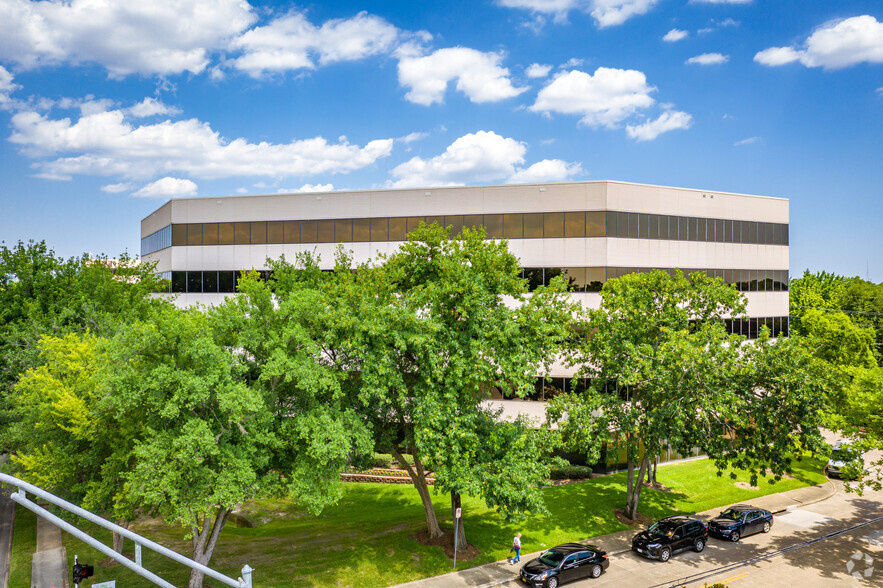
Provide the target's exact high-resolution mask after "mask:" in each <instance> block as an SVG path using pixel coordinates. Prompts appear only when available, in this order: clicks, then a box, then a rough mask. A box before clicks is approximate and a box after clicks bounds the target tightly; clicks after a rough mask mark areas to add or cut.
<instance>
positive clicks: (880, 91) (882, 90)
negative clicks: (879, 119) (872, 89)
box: [877, 86, 883, 94]
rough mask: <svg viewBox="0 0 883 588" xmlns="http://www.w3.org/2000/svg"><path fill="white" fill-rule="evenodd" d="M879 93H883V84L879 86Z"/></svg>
mask: <svg viewBox="0 0 883 588" xmlns="http://www.w3.org/2000/svg"><path fill="white" fill-rule="evenodd" d="M877 93H878V94H883V86H880V87H879V88H877Z"/></svg>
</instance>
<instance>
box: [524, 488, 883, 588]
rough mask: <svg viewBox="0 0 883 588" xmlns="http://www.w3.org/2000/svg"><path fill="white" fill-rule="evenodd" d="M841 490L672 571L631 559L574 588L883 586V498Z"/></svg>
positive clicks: (688, 558) (687, 557) (617, 559)
mask: <svg viewBox="0 0 883 588" xmlns="http://www.w3.org/2000/svg"><path fill="white" fill-rule="evenodd" d="M835 484H836V486H837V490H838V491H837V493H836V494H835V495H834V496H832V497H831V498H830V499H829V500H826V501H824V502H820V503H818V504H813V505H808V506H800V505H797V506H796V507H794V508H792V509H791V510H790V511H788V512H787V513H783V514H781V515H777V516H776V517H775V518H774V520H775V524H774V525H773V529H772V530H771V531H770V532H769V533H767V534H757V535H752V536H750V537H745V538H743V539H741V540H740V541H739V542H738V543H731V542H727V541H721V540H718V539H715V538H711V539H710V540H709V544H708V547H707V548H706V549H705V551H703V552H702V553H696V552H693V551H687V552H683V553H680V554H677V555H675V556H673V557H672V559H671V560H669V561H668V562H667V563H661V562H658V561H653V560H647V559H644V558H642V557H640V556H638V555H637V554H634V553H631V552H629V553H623V554H620V555H617V556H614V557H611V558H610V568H609V569H608V570H607V571H606V572H605V573H604V574H603V575H602V576H601V577H600V578H598V579H596V580H583V581H580V582H575V583H573V584H568V586H575V587H577V586H578V587H584V588H587V587H589V586H592V587H602V586H620V587H632V586H634V587H648V588H649V587H658V588H662V587H668V586H681V585H684V584H686V585H687V586H688V587H691V588H692V587H696V588H699V587H701V586H703V585H705V584H706V583H707V584H712V583H714V582H723V583H725V584H726V585H727V586H729V587H731V588H759V587H767V586H789V585H790V586H800V587H801V588H815V587H817V586H824V587H828V586H850V587H853V588H855V587H862V586H883V520H878V521H876V522H874V523H872V524H865V523H867V522H868V521H870V520H873V519H876V518H878V517H881V516H883V492H877V493H867V492H866V493H865V496H863V497H860V496H856V495H855V494H846V493H845V492H844V491H843V489H842V485H841V484H840V483H839V482H835ZM862 524H864V525H863V526H860V527H858V528H854V529H852V530H850V531H848V532H845V533H839V532H841V531H843V530H844V529H849V528H851V527H856V526H857V525H862ZM838 533H839V534H838ZM742 562H746V563H745V564H744V565H740V564H741V563H742ZM517 585H519V583H517V582H512V583H511V584H510V586H517ZM522 586H524V585H523V584H522Z"/></svg>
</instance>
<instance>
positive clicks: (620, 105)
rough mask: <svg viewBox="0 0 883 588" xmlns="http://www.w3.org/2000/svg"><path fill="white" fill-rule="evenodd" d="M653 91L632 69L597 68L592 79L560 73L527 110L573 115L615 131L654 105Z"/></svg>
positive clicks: (541, 91)
mask: <svg viewBox="0 0 883 588" xmlns="http://www.w3.org/2000/svg"><path fill="white" fill-rule="evenodd" d="M655 90H656V88H654V87H653V86H651V85H649V84H647V78H646V76H645V75H644V74H643V73H642V72H640V71H637V70H633V69H613V68H607V67H599V68H598V69H596V70H595V73H594V75H592V74H588V73H585V72H582V71H579V70H573V71H569V72H562V73H560V74H558V75H556V76H555V77H554V79H553V80H552V82H550V83H549V84H548V85H547V86H546V87H545V88H543V89H542V90H540V92H539V94H538V95H537V99H536V102H534V104H533V106H531V107H530V110H532V111H534V112H540V113H543V114H551V113H560V114H575V115H579V116H581V117H582V118H581V119H580V122H581V123H582V124H585V125H588V126H591V127H598V126H606V127H609V128H612V127H615V126H616V125H617V124H618V123H619V122H621V121H623V120H625V119H626V118H628V117H629V116H631V115H633V114H634V113H635V112H637V111H638V110H640V109H644V108H648V107H650V106H652V105H653V103H654V100H653V98H652V97H651V96H650V94H651V93H652V92H654V91H655Z"/></svg>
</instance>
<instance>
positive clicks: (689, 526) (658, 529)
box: [632, 516, 708, 561]
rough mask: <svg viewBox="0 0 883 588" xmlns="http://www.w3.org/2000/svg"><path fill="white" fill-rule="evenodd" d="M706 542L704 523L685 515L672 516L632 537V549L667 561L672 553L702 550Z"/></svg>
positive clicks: (646, 555)
mask: <svg viewBox="0 0 883 588" xmlns="http://www.w3.org/2000/svg"><path fill="white" fill-rule="evenodd" d="M707 544H708V529H707V528H706V526H705V523H703V522H702V521H700V520H698V519H694V518H692V517H687V516H674V517H668V518H665V519H661V520H659V521H656V522H655V523H653V524H652V525H650V528H649V529H647V530H646V531H641V532H640V533H638V534H637V535H635V537H634V538H633V539H632V551H637V552H638V553H639V554H641V555H643V556H644V557H651V558H654V559H658V560H659V561H668V558H670V557H671V556H672V554H675V553H678V552H679V551H685V550H687V549H693V550H694V551H702V550H703V549H705V546H706V545H707Z"/></svg>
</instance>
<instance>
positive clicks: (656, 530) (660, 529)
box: [648, 521, 678, 537]
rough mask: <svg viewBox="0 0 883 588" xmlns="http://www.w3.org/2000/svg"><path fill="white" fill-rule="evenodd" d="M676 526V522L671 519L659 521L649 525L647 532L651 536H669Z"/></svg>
mask: <svg viewBox="0 0 883 588" xmlns="http://www.w3.org/2000/svg"><path fill="white" fill-rule="evenodd" d="M677 528H678V523H675V522H672V521H659V522H658V523H653V524H652V525H651V526H650V530H649V531H648V533H650V536H651V537H671V536H672V535H673V534H674V532H675V529H677Z"/></svg>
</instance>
